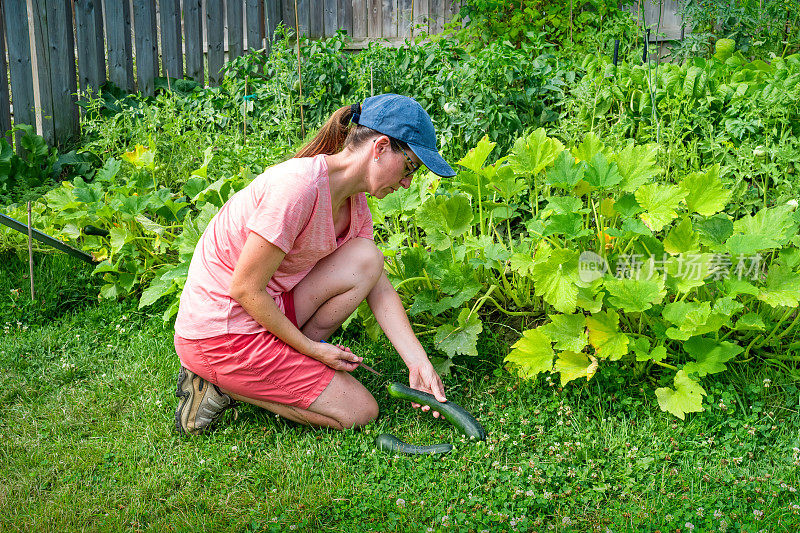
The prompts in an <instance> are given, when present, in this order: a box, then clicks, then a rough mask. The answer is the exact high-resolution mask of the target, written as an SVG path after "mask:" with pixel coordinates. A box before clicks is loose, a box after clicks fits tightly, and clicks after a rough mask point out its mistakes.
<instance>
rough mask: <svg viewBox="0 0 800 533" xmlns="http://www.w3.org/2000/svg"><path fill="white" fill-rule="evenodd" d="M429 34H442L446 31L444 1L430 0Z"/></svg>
mask: <svg viewBox="0 0 800 533" xmlns="http://www.w3.org/2000/svg"><path fill="white" fill-rule="evenodd" d="M428 5H429V6H430V9H429V12H430V18H429V19H428V33H441V31H442V29H444V0H430V2H429V4H428Z"/></svg>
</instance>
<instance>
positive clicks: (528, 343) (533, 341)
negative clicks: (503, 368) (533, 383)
mask: <svg viewBox="0 0 800 533" xmlns="http://www.w3.org/2000/svg"><path fill="white" fill-rule="evenodd" d="M511 348H512V350H511V352H510V353H509V354H508V355H507V356H506V358H505V361H506V362H507V363H511V364H512V365H513V366H514V367H515V368H516V371H517V373H518V374H519V376H520V377H522V378H527V379H529V378H532V377H534V376H536V375H537V374H539V373H540V372H549V371H551V370H552V369H553V355H554V352H553V347H552V345H551V341H550V339H549V338H548V337H547V335H545V334H544V333H543V332H542V331H541V329H539V328H537V329H529V330H526V331H523V332H522V337H520V339H519V340H518V341H517V342H515V343H514V345H513V346H512V347H511Z"/></svg>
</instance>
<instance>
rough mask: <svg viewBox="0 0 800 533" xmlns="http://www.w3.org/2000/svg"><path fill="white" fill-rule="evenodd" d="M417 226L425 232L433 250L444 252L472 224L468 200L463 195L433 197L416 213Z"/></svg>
mask: <svg viewBox="0 0 800 533" xmlns="http://www.w3.org/2000/svg"><path fill="white" fill-rule="evenodd" d="M416 220H417V224H418V225H419V226H420V227H421V228H422V229H424V230H425V233H426V234H427V236H428V242H429V244H431V246H432V247H433V248H434V249H435V250H444V249H445V248H448V247H449V246H450V245H451V244H452V239H454V238H455V237H458V236H460V235H462V234H463V233H465V232H466V231H467V230H468V229H469V227H470V224H471V223H472V220H473V213H472V207H471V206H470V204H469V199H468V198H467V197H466V196H465V195H463V194H457V195H455V196H451V197H450V198H447V197H444V196H434V197H431V198H429V199H428V200H427V201H426V202H425V203H424V204H422V205H421V206H420V207H419V209H417V211H416Z"/></svg>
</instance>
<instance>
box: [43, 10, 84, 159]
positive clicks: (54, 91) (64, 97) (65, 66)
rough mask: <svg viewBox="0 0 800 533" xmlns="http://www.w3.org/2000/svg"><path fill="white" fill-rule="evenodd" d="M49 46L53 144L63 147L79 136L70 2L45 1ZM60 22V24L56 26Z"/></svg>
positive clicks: (76, 80)
mask: <svg viewBox="0 0 800 533" xmlns="http://www.w3.org/2000/svg"><path fill="white" fill-rule="evenodd" d="M45 2H46V5H47V20H49V21H50V24H49V26H48V31H47V33H48V40H49V46H50V83H51V86H50V93H51V96H52V98H53V127H54V129H55V136H56V142H58V143H59V144H62V145H63V144H64V143H66V142H68V141H69V140H71V139H72V138H73V137H76V136H77V135H78V133H79V132H80V124H79V123H78V106H77V100H78V97H77V95H76V93H77V92H78V78H77V75H76V72H75V35H74V33H73V30H72V1H71V0H45ZM55 21H60V22H55Z"/></svg>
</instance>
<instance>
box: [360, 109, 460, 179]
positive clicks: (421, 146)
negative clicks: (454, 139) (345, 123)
mask: <svg viewBox="0 0 800 533" xmlns="http://www.w3.org/2000/svg"><path fill="white" fill-rule="evenodd" d="M351 121H352V122H354V123H355V124H360V125H362V126H366V127H367V128H370V129H373V130H375V131H377V132H379V133H383V134H384V135H388V136H389V137H392V138H394V139H397V140H398V141H402V142H404V143H406V144H407V145H408V146H409V147H410V148H411V149H412V150H413V151H414V153H415V154H417V157H419V159H420V161H422V163H423V164H424V165H425V166H426V167H428V169H429V170H430V171H431V172H433V173H434V174H438V175H439V176H443V177H448V176H455V175H456V172H455V171H454V170H453V169H452V168H451V167H450V165H448V164H447V162H446V161H445V160H444V159H443V158H442V156H441V155H439V150H438V149H437V148H436V130H434V128H433V122H432V121H431V117H430V116H429V115H428V113H427V112H426V111H425V110H424V109H422V106H421V105H419V103H418V102H417V101H416V100H414V99H413V98H409V97H408V96H402V95H399V94H379V95H377V96H370V97H369V98H367V99H366V100H364V103H363V104H361V110H360V113H354V114H353V117H352V118H351Z"/></svg>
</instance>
